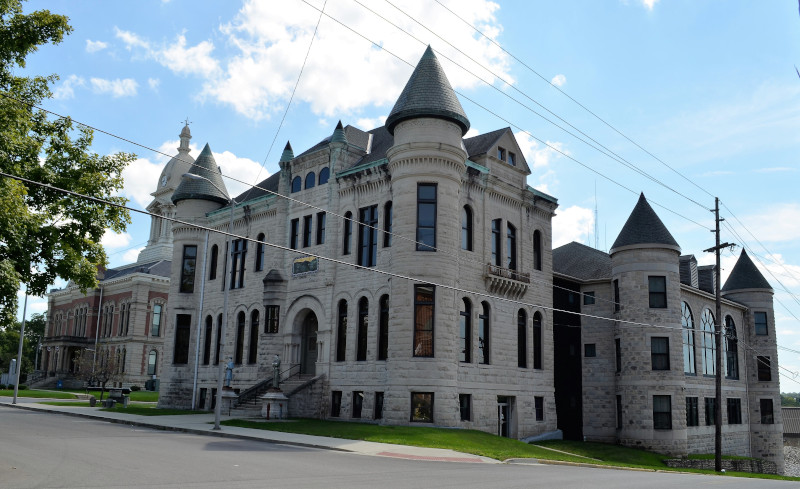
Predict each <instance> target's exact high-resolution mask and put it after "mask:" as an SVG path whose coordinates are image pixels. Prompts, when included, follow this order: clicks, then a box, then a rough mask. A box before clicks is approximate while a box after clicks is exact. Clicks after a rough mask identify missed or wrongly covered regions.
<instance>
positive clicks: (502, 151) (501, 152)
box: [497, 146, 506, 161]
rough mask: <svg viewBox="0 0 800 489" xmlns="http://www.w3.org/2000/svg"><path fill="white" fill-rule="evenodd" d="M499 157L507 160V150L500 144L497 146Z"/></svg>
mask: <svg viewBox="0 0 800 489" xmlns="http://www.w3.org/2000/svg"><path fill="white" fill-rule="evenodd" d="M497 159H498V160H500V161H506V150H505V148H501V147H500V146H498V147H497Z"/></svg>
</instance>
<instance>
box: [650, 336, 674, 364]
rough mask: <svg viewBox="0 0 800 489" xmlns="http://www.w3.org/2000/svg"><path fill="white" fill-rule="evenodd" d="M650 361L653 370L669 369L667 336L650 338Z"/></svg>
mask: <svg viewBox="0 0 800 489" xmlns="http://www.w3.org/2000/svg"><path fill="white" fill-rule="evenodd" d="M650 363H651V366H652V367H653V370H669V337H668V336H653V337H651V338H650Z"/></svg>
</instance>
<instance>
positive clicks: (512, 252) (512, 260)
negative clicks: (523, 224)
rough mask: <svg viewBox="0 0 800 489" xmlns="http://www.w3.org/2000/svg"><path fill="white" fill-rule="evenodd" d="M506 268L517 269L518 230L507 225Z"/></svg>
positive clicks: (509, 224)
mask: <svg viewBox="0 0 800 489" xmlns="http://www.w3.org/2000/svg"><path fill="white" fill-rule="evenodd" d="M506 268H508V269H509V270H516V269H517V228H515V227H514V226H512V225H511V223H506Z"/></svg>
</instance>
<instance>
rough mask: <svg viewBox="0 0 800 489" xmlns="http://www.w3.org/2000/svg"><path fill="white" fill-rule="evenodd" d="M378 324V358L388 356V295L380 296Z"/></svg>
mask: <svg viewBox="0 0 800 489" xmlns="http://www.w3.org/2000/svg"><path fill="white" fill-rule="evenodd" d="M380 309H381V310H380V319H379V321H378V322H379V324H378V360H386V359H387V358H388V357H389V296H388V295H384V296H381V302H380Z"/></svg>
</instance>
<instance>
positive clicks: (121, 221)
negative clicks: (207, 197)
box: [0, 0, 134, 325]
mask: <svg viewBox="0 0 800 489" xmlns="http://www.w3.org/2000/svg"><path fill="white" fill-rule="evenodd" d="M67 21H68V19H67V18H66V17H64V16H62V15H55V14H52V13H50V12H49V11H47V10H39V11H36V12H32V13H27V14H26V13H23V10H22V5H21V0H0V171H3V172H5V173H8V174H12V175H16V176H20V177H24V178H27V179H30V180H34V181H37V182H43V183H45V184H49V185H52V186H53V187H58V188H63V189H67V190H71V191H74V192H78V193H81V194H87V195H91V196H94V197H97V198H101V199H105V200H109V201H112V202H115V203H118V204H124V203H125V202H126V200H125V199H124V198H122V197H118V196H115V194H116V192H117V191H118V190H119V189H120V188H121V187H122V176H121V174H122V170H123V168H124V167H125V165H127V164H128V163H129V162H130V161H132V160H133V158H134V155H132V154H127V153H117V154H114V155H108V156H100V155H98V154H96V153H93V152H91V151H90V147H91V144H92V138H93V134H92V131H91V130H89V129H86V128H84V127H75V125H74V124H73V122H72V120H71V119H69V118H53V117H48V115H47V113H46V112H44V111H42V110H40V109H37V108H35V107H34V106H35V105H39V104H41V103H42V101H44V100H45V99H47V98H49V97H50V96H51V95H52V93H51V92H50V88H49V87H50V84H51V83H53V82H54V81H55V80H57V79H58V77H57V76H56V75H49V76H30V77H26V76H18V75H17V74H16V72H17V71H20V70H21V69H22V68H24V67H25V58H26V57H27V56H28V55H30V54H31V53H33V52H35V51H36V50H37V49H38V48H39V47H40V46H43V45H47V44H58V43H59V42H61V40H62V39H63V37H64V36H65V35H67V34H69V33H70V32H71V31H72V28H71V27H70V26H69V24H68V23H67ZM129 222H130V216H129V215H128V212H127V211H126V210H125V209H121V208H118V207H112V206H109V205H106V204H101V203H97V202H93V201H90V200H88V199H83V198H78V197H74V196H71V195H67V194H64V193H62V192H59V191H56V190H53V189H50V188H46V187H40V186H37V185H34V184H25V183H22V182H20V181H18V180H14V179H12V178H9V177H2V176H0V325H9V324H12V323H13V319H14V316H15V315H16V310H17V290H19V287H20V284H21V283H25V284H26V285H27V289H28V292H29V293H30V294H31V295H42V294H44V293H45V292H46V290H47V287H48V285H50V284H52V283H53V282H54V281H55V279H56V277H61V278H63V279H65V280H72V281H74V282H75V283H76V284H78V285H79V286H80V287H81V289H82V290H86V289H88V288H93V287H95V286H96V285H97V268H98V266H105V265H106V263H107V259H106V255H105V252H104V250H103V247H102V246H101V244H100V239H101V238H102V236H103V233H104V232H105V230H106V229H111V230H112V231H115V232H122V231H123V230H124V229H125V226H126V225H127V224H128V223H129Z"/></svg>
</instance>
